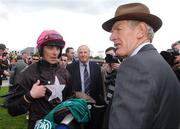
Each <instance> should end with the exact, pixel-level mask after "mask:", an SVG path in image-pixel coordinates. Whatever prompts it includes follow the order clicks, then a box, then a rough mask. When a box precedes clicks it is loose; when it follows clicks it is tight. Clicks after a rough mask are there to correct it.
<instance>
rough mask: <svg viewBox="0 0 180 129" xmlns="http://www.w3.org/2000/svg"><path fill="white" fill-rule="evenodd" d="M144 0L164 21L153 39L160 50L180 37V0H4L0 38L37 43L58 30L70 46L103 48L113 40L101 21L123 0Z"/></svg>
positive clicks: (12, 45) (14, 45) (17, 46)
mask: <svg viewBox="0 0 180 129" xmlns="http://www.w3.org/2000/svg"><path fill="white" fill-rule="evenodd" d="M129 2H142V3H144V4H146V5H148V7H149V8H150V10H151V13H153V14H155V15H157V16H159V17H160V18H161V19H162V21H163V26H162V28H161V29H160V30H159V31H158V32H157V33H156V34H155V38H154V41H153V44H154V46H155V47H156V48H157V49H158V51H161V50H166V49H168V48H170V46H171V44H172V43H173V42H175V41H177V40H180V36H179V34H180V32H179V29H180V17H179V12H180V7H179V5H180V2H179V0H171V1H170V0H136V1H135V0H0V42H1V43H4V44H6V46H7V47H8V48H9V49H10V50H21V49H24V48H26V47H35V46H36V40H37V38H38V36H39V34H40V33H41V32H42V31H43V30H46V29H55V30H57V31H58V32H59V33H60V34H61V35H62V36H63V37H64V40H65V41H66V47H69V46H71V47H74V48H75V50H76V49H77V48H78V46H80V45H82V44H86V45H88V46H89V47H90V49H91V51H94V52H96V51H103V50H105V49H106V48H107V47H109V46H113V43H112V42H111V41H109V36H110V34H109V33H108V32H105V31H104V30H103V29H102V27H101V25H102V23H103V22H105V21H106V20H109V19H110V18H112V17H113V16H114V12H115V10H116V8H117V7H118V6H119V5H120V4H124V3H129Z"/></svg>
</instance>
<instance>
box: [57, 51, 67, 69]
mask: <svg viewBox="0 0 180 129" xmlns="http://www.w3.org/2000/svg"><path fill="white" fill-rule="evenodd" d="M59 64H60V66H61V67H63V68H66V66H67V64H68V57H67V55H66V53H63V54H62V55H61V57H60V60H59Z"/></svg>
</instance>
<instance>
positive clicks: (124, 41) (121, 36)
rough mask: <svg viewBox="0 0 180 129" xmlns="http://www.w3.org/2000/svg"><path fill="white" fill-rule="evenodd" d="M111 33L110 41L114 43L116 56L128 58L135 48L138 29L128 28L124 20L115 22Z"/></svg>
mask: <svg viewBox="0 0 180 129" xmlns="http://www.w3.org/2000/svg"><path fill="white" fill-rule="evenodd" d="M111 33H112V34H111V36H110V40H111V41H113V42H114V47H115V48H116V55H117V56H120V57H127V56H130V55H131V53H132V52H133V50H134V49H135V48H136V47H137V34H138V29H136V27H134V28H133V27H130V25H129V23H128V21H126V20H124V21H117V22H116V23H114V25H113V27H112V30H111Z"/></svg>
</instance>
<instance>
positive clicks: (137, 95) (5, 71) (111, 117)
mask: <svg viewBox="0 0 180 129" xmlns="http://www.w3.org/2000/svg"><path fill="white" fill-rule="evenodd" d="M161 26H162V21H161V19H160V18H159V17H158V16H155V15H154V14H151V13H150V10H149V8H148V7H147V6H146V5H144V4H142V3H129V4H124V5H120V6H119V7H118V8H117V10H116V12H115V15H114V17H113V18H111V19H110V20H108V21H106V22H104V23H103V24H102V28H103V29H104V30H105V31H107V32H110V33H111V35H110V40H111V41H112V42H113V43H114V47H109V48H107V49H106V50H105V55H106V58H105V62H104V63H103V65H102V66H101V65H99V64H98V63H97V62H93V61H91V60H90V48H89V47H88V46H87V45H83V44H81V45H79V47H78V49H77V59H75V58H74V55H75V51H74V48H73V47H67V48H66V50H65V53H62V52H63V49H64V47H65V44H66V42H65V40H64V39H63V36H62V35H61V34H60V33H59V32H57V31H55V30H44V31H43V32H42V33H41V34H40V35H39V37H38V39H37V49H38V53H37V54H34V55H31V57H30V55H29V54H28V53H27V52H23V53H22V54H21V55H18V54H17V53H9V54H8V53H7V52H6V51H5V50H6V46H5V45H4V44H0V61H1V62H0V74H1V77H0V84H2V77H3V76H8V77H9V94H8V95H7V102H6V108H7V110H8V113H9V114H10V115H12V116H17V115H21V114H26V113H27V115H28V116H29V119H28V129H34V128H36V125H37V123H38V121H39V120H41V119H43V118H44V117H45V116H46V115H47V114H48V113H49V112H50V111H51V110H52V109H53V108H54V107H56V106H57V105H58V104H61V103H62V102H64V101H66V100H68V99H72V98H80V99H83V100H85V101H86V102H87V103H91V104H92V105H96V107H98V108H93V109H92V110H91V119H90V120H89V121H88V122H86V123H79V124H80V125H81V126H80V127H81V128H82V129H178V127H179V122H180V83H179V81H180V72H179V70H180V67H179V66H180V65H179V64H180V52H179V51H180V47H179V46H180V42H179V41H177V42H175V43H173V44H172V49H173V50H174V49H176V50H178V52H179V53H178V52H177V53H175V52H176V51H175V50H174V51H173V52H171V53H170V54H172V53H173V55H170V56H173V57H172V58H173V65H172V66H171V65H169V64H168V61H167V58H165V57H164V56H162V55H161V54H160V53H159V52H158V51H157V50H156V48H155V47H154V46H153V45H152V41H153V38H154V34H155V32H156V31H158V30H159V29H160V28H161ZM112 46H113V45H112ZM174 53H175V54H174ZM166 55H167V54H166ZM163 57H164V58H163ZM2 75H3V76H2ZM178 79H179V80H178ZM36 129H37V128H36Z"/></svg>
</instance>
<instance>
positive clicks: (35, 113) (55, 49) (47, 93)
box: [8, 30, 69, 129]
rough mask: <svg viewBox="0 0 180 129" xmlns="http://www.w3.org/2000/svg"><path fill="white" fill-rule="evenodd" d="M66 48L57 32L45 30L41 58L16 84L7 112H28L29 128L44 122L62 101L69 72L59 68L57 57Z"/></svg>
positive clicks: (18, 113)
mask: <svg viewBox="0 0 180 129" xmlns="http://www.w3.org/2000/svg"><path fill="white" fill-rule="evenodd" d="M64 46H65V41H64V39H63V37H62V36H61V35H60V34H59V33H58V32H57V31H55V30H45V31H43V32H42V33H41V34H40V36H39V37H38V40H37V48H38V52H39V53H40V56H41V57H42V59H41V60H40V61H39V62H37V63H34V64H32V65H30V66H29V67H28V68H27V69H26V70H24V71H23V72H22V73H21V74H20V77H19V78H18V80H17V81H16V84H15V85H16V89H15V90H14V94H12V95H11V96H10V97H9V99H8V113H9V114H10V115H12V116H17V115H21V114H25V113H27V111H28V112H29V120H28V129H34V127H35V124H36V122H38V120H40V119H43V118H44V117H45V116H46V115H47V114H48V113H49V112H50V111H51V110H52V109H53V108H54V107H55V106H56V105H58V104H59V103H61V102H62V101H63V94H64V93H63V90H64V88H65V87H66V83H67V81H68V76H69V75H68V71H67V70H66V69H64V68H60V66H59V62H58V58H59V57H60V56H61V52H62V49H63V48H64Z"/></svg>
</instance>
